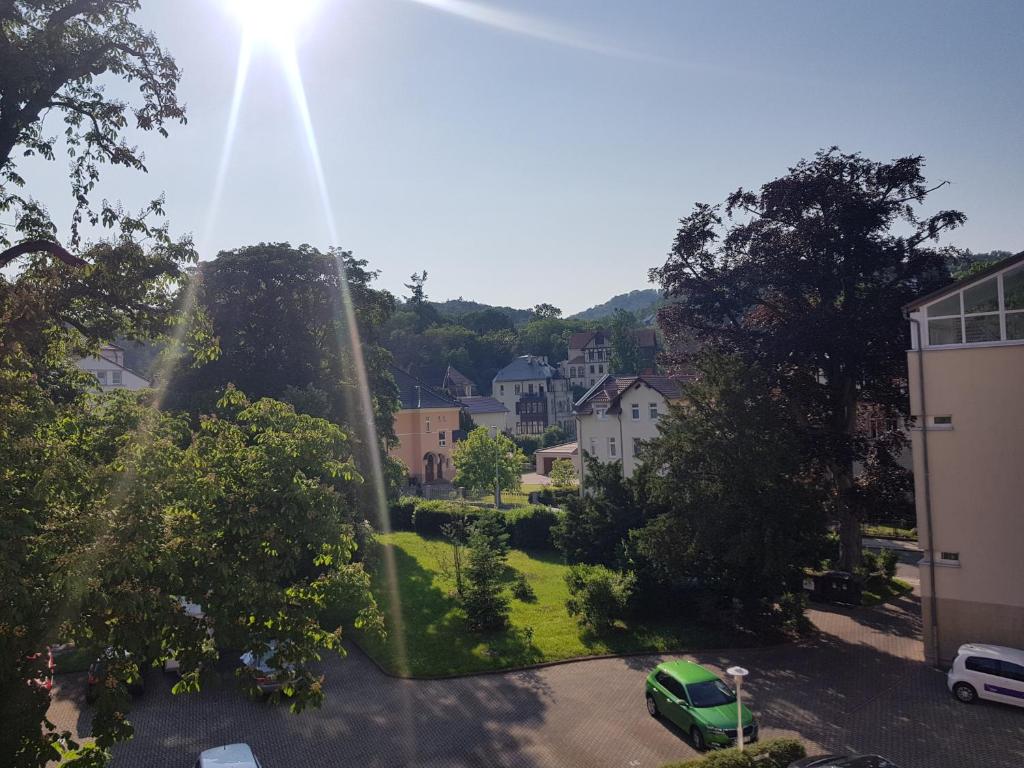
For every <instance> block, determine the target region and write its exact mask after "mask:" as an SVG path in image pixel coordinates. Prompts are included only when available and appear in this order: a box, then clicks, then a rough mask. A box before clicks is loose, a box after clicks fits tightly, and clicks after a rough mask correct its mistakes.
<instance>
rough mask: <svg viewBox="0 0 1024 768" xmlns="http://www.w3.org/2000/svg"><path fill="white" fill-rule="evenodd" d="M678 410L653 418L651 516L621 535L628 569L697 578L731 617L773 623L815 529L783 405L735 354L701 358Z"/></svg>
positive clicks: (812, 497) (820, 532)
mask: <svg viewBox="0 0 1024 768" xmlns="http://www.w3.org/2000/svg"><path fill="white" fill-rule="evenodd" d="M697 366H698V370H699V377H698V379H697V381H696V382H695V383H694V384H692V385H690V386H688V387H687V389H686V399H687V406H686V408H685V409H684V408H674V409H673V410H672V411H671V412H670V413H669V414H668V415H667V416H665V417H663V418H662V420H661V424H660V430H661V434H660V436H659V437H658V438H656V439H655V440H653V441H652V442H651V443H650V444H649V448H648V450H649V453H648V456H649V457H650V458H649V463H650V464H651V465H652V466H655V467H658V468H659V471H658V472H651V473H647V474H646V475H644V476H643V480H642V482H643V484H644V485H645V487H646V492H647V494H648V495H649V497H650V499H651V501H652V502H653V504H655V505H656V506H657V508H658V509H660V510H662V512H661V514H659V515H658V516H657V517H655V518H654V519H653V520H651V521H650V522H649V523H648V524H647V525H646V526H644V527H643V528H640V529H639V530H635V531H633V532H632V533H631V534H630V548H629V549H630V556H631V559H632V561H633V562H634V564H635V567H636V568H637V569H638V570H639V571H641V572H643V573H644V575H645V576H650V577H651V578H653V579H654V580H655V581H657V582H658V583H661V584H663V585H665V586H668V587H670V588H676V589H679V588H685V587H686V586H687V585H693V584H699V586H700V587H701V589H702V590H703V591H704V592H705V593H706V594H707V595H709V596H715V597H716V599H717V600H718V601H719V602H722V601H725V602H731V601H737V602H738V603H739V605H740V606H741V611H742V613H743V620H744V621H747V622H752V623H754V624H756V623H758V622H762V621H770V622H773V623H775V624H777V623H778V622H779V621H781V617H780V616H779V615H778V612H777V608H776V604H777V602H778V600H779V599H780V598H781V597H782V596H783V595H786V594H789V593H795V592H798V591H799V590H800V584H801V579H802V573H803V568H804V567H805V566H810V565H816V564H817V562H816V560H817V557H818V556H819V555H820V542H821V539H822V537H823V536H824V525H823V520H824V515H823V514H822V503H823V502H822V498H821V494H820V492H819V490H818V488H817V486H816V485H815V484H814V483H813V482H812V481H811V480H810V479H809V473H808V468H807V466H806V465H805V463H804V459H803V456H805V453H804V452H803V450H802V448H803V447H802V445H801V443H800V439H799V435H798V434H797V433H796V431H795V428H794V424H793V417H792V411H791V410H790V406H789V404H788V403H787V402H786V401H785V399H783V398H782V396H781V395H780V394H779V393H777V392H775V391H773V390H772V388H771V387H770V386H768V384H767V382H766V380H765V377H764V376H763V374H761V373H760V372H759V371H757V370H756V369H754V368H752V367H749V366H745V365H743V364H742V363H741V362H740V361H738V360H736V359H730V358H722V357H716V356H704V357H702V358H700V359H699V360H698V361H697Z"/></svg>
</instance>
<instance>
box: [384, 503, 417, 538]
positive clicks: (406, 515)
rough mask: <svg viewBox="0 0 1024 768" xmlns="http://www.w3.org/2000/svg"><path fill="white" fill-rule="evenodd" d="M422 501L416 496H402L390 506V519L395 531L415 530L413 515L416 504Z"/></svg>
mask: <svg viewBox="0 0 1024 768" xmlns="http://www.w3.org/2000/svg"><path fill="white" fill-rule="evenodd" d="M418 501H420V499H418V498H416V497H415V496H402V497H401V498H400V499H398V500H397V501H392V502H391V504H389V505H388V517H389V522H390V524H391V530H393V531H411V530H413V519H414V518H413V515H414V513H415V511H416V502H418Z"/></svg>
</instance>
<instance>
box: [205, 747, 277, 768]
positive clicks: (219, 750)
mask: <svg viewBox="0 0 1024 768" xmlns="http://www.w3.org/2000/svg"><path fill="white" fill-rule="evenodd" d="M195 768H261V766H260V761H259V760H257V759H256V756H255V755H254V754H253V753H252V750H251V749H249V745H248V744H226V745H225V746H223V747H214V748H213V749H208V750H206V751H205V752H200V753H199V759H198V760H196V765H195Z"/></svg>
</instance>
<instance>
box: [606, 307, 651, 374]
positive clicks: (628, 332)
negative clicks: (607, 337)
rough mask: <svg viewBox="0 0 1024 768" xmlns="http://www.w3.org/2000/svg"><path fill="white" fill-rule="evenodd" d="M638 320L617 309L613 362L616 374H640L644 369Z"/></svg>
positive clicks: (613, 337) (613, 335) (614, 325)
mask: <svg viewBox="0 0 1024 768" xmlns="http://www.w3.org/2000/svg"><path fill="white" fill-rule="evenodd" d="M636 325H637V323H636V318H635V317H633V315H631V314H630V313H629V312H626V311H625V310H622V309H616V310H615V315H614V316H613V317H612V323H611V326H612V362H611V365H610V366H609V367H610V368H611V370H612V371H613V372H614V373H620V374H638V373H640V372H641V371H643V369H644V360H643V355H642V353H641V352H640V345H639V344H638V343H637V339H636V333H635V330H636Z"/></svg>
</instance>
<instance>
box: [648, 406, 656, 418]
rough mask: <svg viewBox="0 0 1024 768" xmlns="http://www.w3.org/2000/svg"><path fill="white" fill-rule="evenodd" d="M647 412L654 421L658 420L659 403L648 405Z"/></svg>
mask: <svg viewBox="0 0 1024 768" xmlns="http://www.w3.org/2000/svg"><path fill="white" fill-rule="evenodd" d="M647 411H648V415H649V416H650V417H651V418H652V419H656V418H658V404H657V403H648V405H647Z"/></svg>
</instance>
